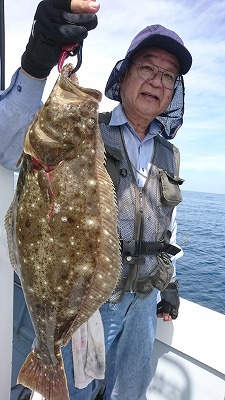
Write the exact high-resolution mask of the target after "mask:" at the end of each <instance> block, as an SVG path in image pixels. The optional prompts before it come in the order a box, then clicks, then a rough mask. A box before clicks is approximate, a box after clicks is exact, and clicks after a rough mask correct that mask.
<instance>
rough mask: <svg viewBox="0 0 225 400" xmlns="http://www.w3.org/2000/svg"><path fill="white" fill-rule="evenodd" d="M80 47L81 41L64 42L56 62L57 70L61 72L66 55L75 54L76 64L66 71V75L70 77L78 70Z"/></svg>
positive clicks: (81, 45) (80, 55)
mask: <svg viewBox="0 0 225 400" xmlns="http://www.w3.org/2000/svg"><path fill="white" fill-rule="evenodd" d="M82 47H83V43H73V44H66V45H64V46H63V47H62V52H61V55H60V58H59V62H58V71H59V72H61V71H62V68H63V64H64V62H65V59H66V58H67V57H68V56H75V55H77V65H76V67H75V68H74V69H73V70H72V71H70V72H69V73H68V76H69V77H70V76H71V75H73V74H74V73H75V72H77V71H78V69H79V68H80V66H81V64H82Z"/></svg>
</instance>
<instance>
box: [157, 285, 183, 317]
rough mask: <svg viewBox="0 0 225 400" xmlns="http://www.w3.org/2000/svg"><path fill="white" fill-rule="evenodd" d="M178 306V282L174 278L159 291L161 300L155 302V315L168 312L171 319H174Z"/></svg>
mask: <svg viewBox="0 0 225 400" xmlns="http://www.w3.org/2000/svg"><path fill="white" fill-rule="evenodd" d="M179 306H180V299H179V283H178V280H175V281H174V282H172V283H169V285H168V286H167V287H166V289H164V290H163V291H162V292H161V301H160V302H159V303H158V304H157V315H158V316H160V314H161V315H162V314H169V315H170V316H171V318H172V319H176V318H177V316H178V310H179Z"/></svg>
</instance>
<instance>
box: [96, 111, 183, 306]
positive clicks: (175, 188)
mask: <svg viewBox="0 0 225 400" xmlns="http://www.w3.org/2000/svg"><path fill="white" fill-rule="evenodd" d="M103 115H104V114H103ZM102 118H103V120H104V117H101V114H100V119H99V122H100V124H99V125H100V130H101V133H102V137H103V141H104V144H105V149H106V168H107V170H108V173H109V174H110V176H111V179H112V181H113V183H114V186H115V189H116V194H117V205H118V221H119V222H118V224H119V227H118V229H119V235H120V239H121V252H122V271H121V277H120V280H119V282H118V285H117V287H116V289H115V291H114V292H113V293H112V295H111V297H110V299H109V301H111V302H118V301H120V300H121V298H122V296H123V294H124V292H125V291H130V292H135V293H136V294H137V296H139V297H140V298H142V299H144V298H146V297H147V296H149V295H150V293H151V292H152V290H153V289H154V288H157V289H159V290H160V291H162V290H163V289H164V288H165V287H166V286H167V285H168V283H169V282H170V280H171V277H172V275H173V266H172V263H171V261H170V256H169V255H175V254H176V253H178V252H179V251H180V249H179V248H177V247H175V246H172V245H170V243H169V239H170V236H171V232H170V231H169V227H170V222H171V216H172V212H173V209H174V207H175V206H176V205H177V204H178V203H180V202H181V200H182V196H181V192H180V189H179V185H180V184H181V183H182V182H183V180H181V179H180V178H179V163H180V156H179V150H178V149H177V148H176V147H175V146H174V145H172V144H171V143H170V142H168V141H167V140H166V139H164V138H162V137H161V136H160V135H157V136H156V137H155V138H154V154H153V158H152V164H151V167H150V171H149V174H148V177H147V180H146V182H145V185H144V187H143V188H140V187H138V186H137V183H136V180H135V177H134V173H133V169H132V165H131V163H130V160H129V157H128V154H127V151H126V147H125V143H124V140H123V135H122V133H121V130H120V127H115V126H109V125H107V124H106V123H104V122H101V120H102Z"/></svg>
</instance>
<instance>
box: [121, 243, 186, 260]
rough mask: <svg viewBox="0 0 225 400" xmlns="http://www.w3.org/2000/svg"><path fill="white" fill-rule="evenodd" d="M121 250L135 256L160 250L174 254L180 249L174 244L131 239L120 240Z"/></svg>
mask: <svg viewBox="0 0 225 400" xmlns="http://www.w3.org/2000/svg"><path fill="white" fill-rule="evenodd" d="M120 244H121V251H122V253H123V254H127V255H131V256H135V255H145V256H146V255H148V254H155V253H160V252H165V253H169V254H171V255H172V256H175V255H176V254H177V253H179V252H180V251H181V249H179V248H178V247H176V246H173V245H172V244H170V243H166V242H144V241H138V240H131V241H130V242H126V241H125V240H121V241H120Z"/></svg>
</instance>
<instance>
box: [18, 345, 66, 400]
mask: <svg viewBox="0 0 225 400" xmlns="http://www.w3.org/2000/svg"><path fill="white" fill-rule="evenodd" d="M17 382H18V383H20V384H22V385H23V386H25V387H27V388H29V389H31V390H33V391H34V392H37V393H40V394H41V395H42V396H43V397H44V398H45V399H46V400H62V399H63V400H69V393H68V388H67V382H66V376H65V371H64V366H63V359H62V357H61V359H60V360H59V362H58V364H46V363H44V361H43V360H42V359H41V358H40V357H39V356H38V354H37V352H36V350H35V349H34V350H32V352H31V353H30V354H29V355H28V356H27V358H26V360H25V362H24V364H23V365H22V367H21V369H20V372H19V375H18V378H17Z"/></svg>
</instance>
